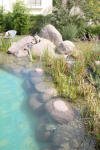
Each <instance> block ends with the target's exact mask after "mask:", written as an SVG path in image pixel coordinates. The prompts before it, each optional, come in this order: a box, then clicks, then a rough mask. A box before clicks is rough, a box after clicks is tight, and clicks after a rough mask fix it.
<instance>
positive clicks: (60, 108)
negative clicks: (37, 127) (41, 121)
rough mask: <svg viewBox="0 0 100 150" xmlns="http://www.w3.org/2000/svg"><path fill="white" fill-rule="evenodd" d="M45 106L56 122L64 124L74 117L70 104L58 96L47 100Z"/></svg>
mask: <svg viewBox="0 0 100 150" xmlns="http://www.w3.org/2000/svg"><path fill="white" fill-rule="evenodd" d="M45 108H46V110H47V112H48V113H49V115H50V116H51V117H52V118H53V119H54V120H55V121H57V122H58V123H61V124H64V123H65V124H66V123H68V122H70V121H72V120H73V119H74V113H73V110H72V108H71V106H69V104H68V103H66V102H64V101H63V100H61V99H60V98H55V99H53V100H51V101H49V102H47V103H46V105H45Z"/></svg>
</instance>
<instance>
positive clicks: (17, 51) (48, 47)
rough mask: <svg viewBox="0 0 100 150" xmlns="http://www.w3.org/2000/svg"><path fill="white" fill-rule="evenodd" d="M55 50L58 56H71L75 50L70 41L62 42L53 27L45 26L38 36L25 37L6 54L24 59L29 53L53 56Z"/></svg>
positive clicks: (60, 36)
mask: <svg viewBox="0 0 100 150" xmlns="http://www.w3.org/2000/svg"><path fill="white" fill-rule="evenodd" d="M55 49H56V51H57V52H58V53H60V54H67V55H69V54H71V53H72V52H73V51H74V50H75V45H74V44H73V43H72V42H71V41H63V39H62V35H61V34H60V33H59V31H58V30H57V29H56V28H55V27H54V26H53V25H50V24H49V25H46V26H45V27H44V28H43V29H42V30H41V31H40V34H39V36H38V35H35V36H34V37H33V36H26V37H24V38H23V39H21V40H19V41H18V42H16V43H13V44H12V46H11V47H10V48H9V49H8V53H9V54H10V53H11V54H14V55H15V56H16V57H26V56H28V55H29V54H31V53H34V54H35V55H36V56H39V57H40V56H42V55H43V54H44V53H45V51H48V52H49V54H50V55H53V56H55ZM75 51H76V50H75Z"/></svg>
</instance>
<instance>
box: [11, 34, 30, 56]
mask: <svg viewBox="0 0 100 150" xmlns="http://www.w3.org/2000/svg"><path fill="white" fill-rule="evenodd" d="M32 40H33V37H32V36H26V37H24V38H23V39H21V40H19V41H18V42H16V43H15V42H14V43H12V45H11V47H10V48H9V49H8V53H11V54H15V53H16V56H17V54H18V55H20V52H19V51H24V48H25V47H26V45H27V43H31V41H32Z"/></svg>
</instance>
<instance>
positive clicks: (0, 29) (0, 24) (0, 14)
mask: <svg viewBox="0 0 100 150" xmlns="http://www.w3.org/2000/svg"><path fill="white" fill-rule="evenodd" d="M3 24H4V11H3V7H0V32H3V31H4V27H3Z"/></svg>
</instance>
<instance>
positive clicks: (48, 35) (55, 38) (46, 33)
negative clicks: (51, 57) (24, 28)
mask: <svg viewBox="0 0 100 150" xmlns="http://www.w3.org/2000/svg"><path fill="white" fill-rule="evenodd" d="M40 37H43V38H45V39H48V40H50V41H51V42H53V43H54V44H55V45H56V46H58V45H59V43H60V42H62V35H61V34H60V33H59V31H58V30H57V29H56V28H55V27H54V26H52V25H51V24H49V25H46V26H45V27H44V28H43V29H42V30H41V31H40Z"/></svg>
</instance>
